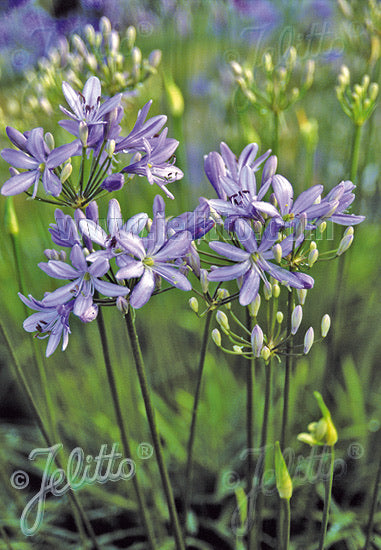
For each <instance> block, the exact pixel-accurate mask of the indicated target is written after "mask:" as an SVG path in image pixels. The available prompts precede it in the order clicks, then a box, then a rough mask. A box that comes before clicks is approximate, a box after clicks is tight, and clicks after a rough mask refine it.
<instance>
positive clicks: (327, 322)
mask: <svg viewBox="0 0 381 550" xmlns="http://www.w3.org/2000/svg"><path fill="white" fill-rule="evenodd" d="M330 327H331V318H330V316H329V315H328V313H326V314H325V315H323V318H322V320H321V335H322V337H323V338H325V337H326V336H327V334H328V331H329V329H330Z"/></svg>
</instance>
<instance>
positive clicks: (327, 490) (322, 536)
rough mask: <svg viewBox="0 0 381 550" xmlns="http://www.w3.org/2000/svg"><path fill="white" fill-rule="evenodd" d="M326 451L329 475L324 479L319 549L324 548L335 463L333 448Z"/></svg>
mask: <svg viewBox="0 0 381 550" xmlns="http://www.w3.org/2000/svg"><path fill="white" fill-rule="evenodd" d="M328 452H330V459H331V460H330V468H329V477H328V479H326V481H325V495H324V510H323V520H322V524H321V531H320V540H319V550H323V549H324V541H325V536H326V534H327V527H328V518H329V508H330V506H331V496H332V484H333V469H334V465H335V451H334V448H333V447H329V448H328Z"/></svg>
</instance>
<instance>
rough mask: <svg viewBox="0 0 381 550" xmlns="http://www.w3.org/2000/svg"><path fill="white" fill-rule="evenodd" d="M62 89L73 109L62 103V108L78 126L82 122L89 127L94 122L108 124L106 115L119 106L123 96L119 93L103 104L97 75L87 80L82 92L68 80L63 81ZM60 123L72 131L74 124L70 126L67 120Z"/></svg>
mask: <svg viewBox="0 0 381 550" xmlns="http://www.w3.org/2000/svg"><path fill="white" fill-rule="evenodd" d="M62 91H63V94H64V96H65V99H66V101H67V103H68V105H69V107H70V108H71V111H69V110H68V109H66V108H65V107H62V105H60V109H61V111H62V112H63V113H64V114H65V115H67V116H68V117H69V118H71V119H72V120H74V121H75V122H76V123H77V126H78V125H79V123H80V122H85V123H86V124H87V126H89V127H91V126H93V125H94V124H106V120H105V116H106V115H107V113H109V112H110V111H112V110H113V109H115V108H117V107H118V106H119V104H120V100H121V98H122V94H117V95H115V96H113V97H111V98H109V99H107V100H106V101H105V102H104V103H102V104H101V83H100V81H99V78H98V77H96V76H91V77H90V78H89V79H88V80H87V82H86V84H85V86H84V88H83V91H82V93H81V92H77V91H75V90H74V89H73V88H72V87H71V86H70V84H69V83H68V82H63V83H62ZM60 124H61V126H62V127H63V128H65V129H67V130H68V131H69V132H71V133H72V130H73V125H70V126H69V125H67V124H66V122H65V121H61V122H60ZM69 128H70V129H69Z"/></svg>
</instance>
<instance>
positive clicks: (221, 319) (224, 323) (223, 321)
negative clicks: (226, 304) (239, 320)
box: [216, 310, 230, 332]
mask: <svg viewBox="0 0 381 550" xmlns="http://www.w3.org/2000/svg"><path fill="white" fill-rule="evenodd" d="M216 321H217V323H218V324H219V325H220V327H221V328H222V330H223V331H226V332H227V331H229V330H230V326H229V320H228V317H227V315H226V313H224V312H223V311H221V310H219V311H217V313H216Z"/></svg>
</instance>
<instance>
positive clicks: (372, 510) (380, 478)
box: [364, 455, 381, 550]
mask: <svg viewBox="0 0 381 550" xmlns="http://www.w3.org/2000/svg"><path fill="white" fill-rule="evenodd" d="M380 483H381V455H380V460H379V464H378V470H377V475H376V480H375V483H374V491H373V496H372V503H371V506H370V513H369V520H368V525H367V527H366V540H365V546H364V550H368V547H369V543H370V538H371V536H372V530H373V522H374V516H375V513H376V508H377V501H378V492H379V489H380Z"/></svg>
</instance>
